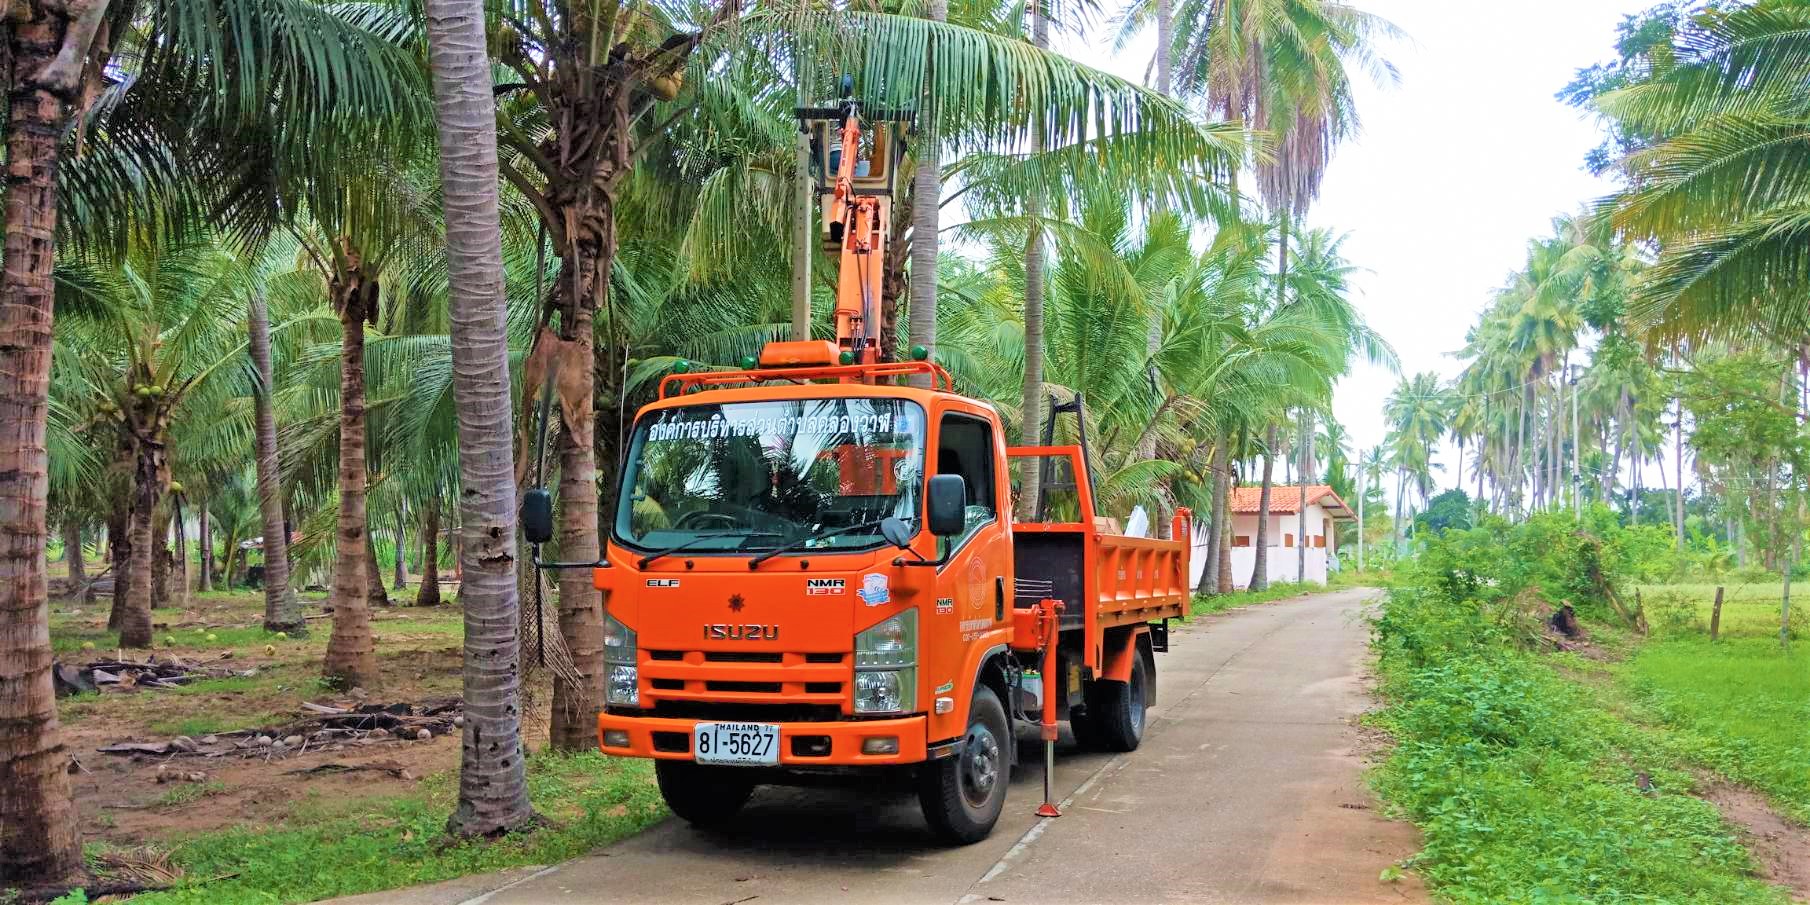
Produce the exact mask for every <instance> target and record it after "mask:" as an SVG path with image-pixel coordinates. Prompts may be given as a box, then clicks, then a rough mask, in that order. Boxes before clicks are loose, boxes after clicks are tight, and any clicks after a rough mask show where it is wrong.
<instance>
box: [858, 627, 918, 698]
mask: <svg viewBox="0 0 1810 905" xmlns="http://www.w3.org/2000/svg"><path fill="white" fill-rule="evenodd" d="M917 663H918V612H917V610H906V611H905V612H903V613H900V614H898V615H897V616H893V617H892V618H890V619H887V620H886V621H884V622H882V623H880V624H879V625H876V626H874V627H873V628H870V629H868V630H866V631H864V632H861V633H860V634H858V635H856V636H855V712H856V713H908V712H910V711H912V710H915V709H917V693H918V670H917Z"/></svg>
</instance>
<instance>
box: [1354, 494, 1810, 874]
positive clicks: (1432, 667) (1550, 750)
mask: <svg viewBox="0 0 1810 905" xmlns="http://www.w3.org/2000/svg"><path fill="white" fill-rule="evenodd" d="M1545 518H1548V517H1545V516H1536V517H1535V518H1534V519H1533V520H1531V523H1530V525H1524V526H1515V527H1512V528H1511V527H1508V526H1506V525H1489V526H1486V527H1484V528H1478V529H1473V530H1471V531H1455V532H1450V533H1449V534H1448V537H1447V539H1441V540H1435V541H1432V542H1430V544H1429V549H1428V553H1427V554H1426V555H1423V557H1422V561H1421V562H1420V563H1419V564H1417V565H1415V566H1410V567H1404V573H1403V574H1402V575H1401V576H1400V577H1399V579H1398V581H1397V582H1396V586H1395V588H1394V589H1393V590H1392V591H1391V592H1390V594H1389V597H1388V600H1387V601H1386V602H1385V603H1384V605H1383V610H1382V615H1381V617H1380V618H1379V620H1378V622H1377V624H1376V630H1375V640H1374V646H1375V648H1376V650H1377V652H1378V655H1379V671H1380V674H1381V677H1382V691H1383V693H1384V696H1385V698H1386V699H1387V700H1388V702H1389V705H1388V707H1387V708H1386V709H1385V710H1384V711H1382V712H1381V713H1380V714H1378V715H1377V716H1376V717H1375V722H1376V724H1377V725H1379V726H1381V727H1382V728H1384V729H1386V730H1387V731H1389V732H1390V733H1391V734H1392V735H1393V736H1394V737H1395V740H1396V748H1395V750H1394V751H1393V753H1392V754H1391V756H1390V757H1389V759H1388V760H1387V762H1386V763H1385V764H1384V765H1383V766H1382V767H1381V768H1379V769H1378V771H1377V772H1376V773H1375V775H1374V776H1373V781H1374V782H1375V784H1376V787H1377V789H1378V791H1379V792H1380V793H1381V794H1382V795H1383V797H1384V798H1385V799H1386V800H1387V801H1388V802H1390V803H1391V804H1392V805H1393V806H1394V807H1397V808H1400V809H1401V811H1403V812H1405V814H1406V815H1407V816H1408V817H1410V818H1411V819H1412V820H1414V822H1415V823H1417V824H1419V825H1420V826H1421V828H1422V830H1423V832H1424V835H1425V845H1426V847H1425V850H1424V851H1423V852H1422V853H1421V854H1420V855H1418V856H1416V858H1414V859H1412V863H1411V865H1410V866H1411V867H1413V868H1414V869H1415V870H1417V871H1418V872H1419V873H1421V874H1422V875H1423V876H1424V877H1425V878H1426V879H1427V880H1428V882H1429V885H1430V886H1431V887H1432V888H1433V890H1434V892H1435V893H1437V894H1439V895H1441V896H1444V897H1446V898H1449V899H1451V900H1454V901H1459V902H1499V901H1578V902H1583V901H1593V902H1615V901H1656V902H1679V903H1703V905H1711V903H1715V905H1724V903H1778V902H1783V901H1785V894H1784V892H1783V891H1782V890H1781V889H1779V888H1778V887H1775V886H1771V885H1769V884H1767V883H1765V882H1763V881H1761V880H1759V879H1756V878H1755V877H1754V876H1753V872H1754V862H1753V859H1752V858H1751V857H1750V855H1749V853H1748V852H1747V850H1746V849H1745V848H1744V847H1743V846H1742V845H1741V843H1740V841H1739V836H1738V834H1737V832H1736V831H1735V830H1734V829H1733V828H1731V827H1730V826H1729V824H1728V823H1727V822H1725V821H1724V819H1723V818H1722V815H1721V813H1720V812H1718V810H1717V809H1716V808H1715V807H1714V806H1713V805H1711V804H1709V803H1707V802H1705V801H1703V800H1701V799H1699V798H1698V797H1696V796H1695V795H1694V794H1692V793H1693V792H1694V791H1695V790H1696V786H1697V784H1698V782H1699V779H1698V777H1699V776H1700V775H1701V774H1702V772H1703V768H1704V767H1711V768H1715V769H1717V770H1720V771H1722V772H1724V773H1725V774H1726V775H1728V776H1730V777H1731V778H1734V779H1738V780H1743V781H1747V782H1751V783H1753V784H1754V785H1756V786H1758V787H1760V788H1762V789H1765V790H1767V791H1769V792H1771V793H1773V794H1774V795H1775V796H1779V797H1780V798H1781V800H1792V799H1791V798H1790V796H1795V795H1798V794H1800V793H1799V792H1798V791H1796V790H1797V788H1798V787H1797V786H1796V785H1794V784H1793V783H1792V782H1791V781H1790V780H1789V779H1788V778H1787V774H1789V773H1790V772H1791V771H1790V766H1789V765H1790V764H1791V763H1792V761H1793V759H1794V758H1795V759H1796V761H1795V762H1796V764H1797V765H1798V766H1799V768H1800V769H1799V772H1800V773H1802V772H1804V771H1803V770H1802V769H1801V768H1802V765H1803V764H1805V763H1810V761H1806V760H1804V747H1803V746H1804V745H1805V744H1806V741H1805V740H1804V739H1802V738H1798V739H1796V740H1795V744H1794V743H1793V742H1794V740H1793V739H1792V738H1791V737H1790V727H1791V726H1792V725H1796V726H1797V727H1799V730H1800V733H1799V734H1800V735H1801V734H1802V733H1801V727H1802V726H1803V725H1804V718H1805V714H1804V713H1803V706H1804V702H1805V701H1806V700H1810V699H1807V698H1806V697H1805V696H1804V694H1803V693H1802V691H1801V689H1802V686H1801V685H1798V684H1796V683H1797V682H1799V681H1801V680H1800V679H1799V678H1798V677H1797V676H1796V674H1795V673H1794V672H1793V671H1792V670H1790V669H1789V668H1788V667H1785V666H1783V663H1784V661H1783V658H1782V655H1779V654H1778V653H1777V647H1776V642H1774V646H1773V647H1772V648H1771V651H1772V653H1771V654H1770V656H1772V657H1773V658H1774V659H1775V660H1778V661H1779V662H1780V664H1781V665H1780V667H1779V670H1778V672H1776V673H1772V672H1768V671H1767V668H1764V667H1758V666H1757V664H1758V663H1759V661H1758V660H1756V659H1755V658H1756V657H1758V656H1760V655H1759V651H1758V649H1753V650H1749V649H1748V648H1747V645H1748V643H1749V642H1748V641H1747V640H1746V639H1737V640H1736V641H1733V642H1725V643H1724V644H1723V645H1721V646H1720V647H1718V648H1717V649H1715V650H1710V649H1709V648H1708V645H1707V642H1706V641H1705V642H1695V641H1681V642H1672V641H1663V640H1661V641H1651V642H1648V643H1646V644H1645V645H1640V646H1636V647H1635V649H1634V656H1633V658H1632V660H1631V661H1629V662H1626V663H1621V664H1615V665H1612V666H1611V665H1607V664H1604V663H1603V662H1602V661H1601V659H1600V658H1601V656H1602V652H1601V651H1600V649H1598V650H1595V658H1594V659H1592V658H1589V657H1586V656H1584V655H1583V654H1586V653H1591V652H1592V649H1586V650H1584V651H1582V652H1580V653H1562V654H1551V653H1539V652H1538V651H1539V650H1540V649H1541V648H1542V647H1544V649H1545V650H1547V651H1550V650H1551V649H1552V644H1551V642H1550V640H1548V639H1547V637H1546V635H1545V632H1544V630H1543V625H1542V621H1541V620H1542V619H1543V616H1544V615H1545V613H1546V612H1549V610H1548V609H1547V608H1546V606H1545V605H1543V604H1542V603H1540V588H1541V587H1542V584H1541V581H1544V583H1545V584H1546V585H1553V584H1555V582H1554V581H1553V580H1552V578H1551V576H1553V575H1555V574H1557V575H1560V576H1564V575H1566V574H1567V572H1568V570H1570V569H1572V568H1573V567H1574V566H1575V565H1576V564H1575V563H1573V562H1570V561H1562V558H1563V557H1567V556H1570V555H1573V554H1575V552H1576V549H1577V548H1569V549H1567V548H1565V547H1563V545H1549V544H1547V543H1546V541H1545V538H1549V537H1552V536H1556V535H1559V534H1562V533H1563V532H1565V531H1568V530H1570V529H1569V527H1568V526H1564V525H1559V524H1556V518H1555V519H1554V521H1555V524H1541V521H1542V519H1545ZM1564 519H1565V520H1566V521H1569V520H1570V516H1569V515H1565V516H1564ZM1598 530H1599V531H1602V532H1604V533H1608V531H1610V530H1611V529H1606V528H1600V527H1599V529H1598ZM1523 534H1525V535H1527V536H1522V535H1523ZM1535 537H1538V538H1540V540H1539V542H1534V540H1533V538H1535ZM1617 542H1619V541H1618V539H1616V538H1613V537H1611V538H1609V540H1608V541H1607V542H1606V543H1605V545H1604V546H1605V547H1608V546H1609V545H1610V544H1613V543H1617ZM1492 550H1493V551H1496V552H1495V554H1494V555H1490V554H1489V551H1492ZM1509 551H1515V553H1514V554H1513V555H1509ZM1547 551H1550V553H1548V552H1547ZM1542 557H1546V558H1547V561H1541V558H1542ZM1617 577H1619V576H1617V575H1616V574H1614V573H1613V572H1612V573H1611V574H1610V575H1609V578H1610V580H1611V581H1613V580H1616V578H1617ZM1455 589H1462V591H1463V593H1456V592H1455ZM1578 589H1579V584H1578V583H1573V584H1572V585H1571V586H1570V587H1568V588H1566V589H1565V590H1566V592H1567V593H1566V596H1565V598H1564V599H1568V600H1571V601H1572V602H1573V603H1574V605H1576V606H1577V607H1578V610H1579V612H1580V614H1581V615H1583V616H1584V617H1585V618H1586V621H1587V624H1589V625H1590V626H1591V628H1592V629H1595V630H1598V631H1600V632H1601V633H1602V634H1604V635H1606V636H1608V637H1609V638H1611V639H1619V638H1621V637H1623V633H1620V632H1618V631H1616V630H1614V629H1611V628H1608V627H1607V625H1608V621H1609V620H1610V619H1611V618H1613V611H1612V609H1611V607H1610V605H1609V604H1608V603H1606V602H1604V601H1597V600H1591V599H1588V598H1585V597H1584V596H1583V595H1581V594H1579V593H1578ZM1725 618H1726V613H1725ZM1599 626H1600V627H1601V628H1598V627H1599ZM1774 627H1775V630H1776V623H1774ZM1758 643H1762V644H1763V643H1764V642H1758ZM1612 646H1614V647H1620V646H1621V645H1620V644H1616V645H1612ZM1568 676H1575V677H1578V678H1576V679H1574V678H1571V677H1568ZM1767 676H1772V678H1770V679H1768V678H1766V677H1767ZM1749 677H1753V678H1752V679H1751V680H1750V679H1749ZM1793 694H1795V695H1796V697H1795V698H1791V697H1790V695H1793ZM1792 700H1795V701H1796V702H1797V705H1798V707H1797V712H1796V716H1795V717H1794V718H1793V721H1786V720H1780V721H1779V722H1778V723H1777V724H1776V725H1777V732H1776V733H1775V732H1774V731H1773V728H1772V724H1771V723H1770V721H1771V720H1774V719H1779V718H1781V717H1785V716H1790V712H1791V709H1792V708H1791V707H1790V706H1789V703H1788V702H1789V701H1792ZM1774 701H1777V702H1781V703H1780V704H1778V705H1776V706H1775V704H1773V703H1768V702H1774ZM1648 711H1651V714H1649V713H1648ZM1649 715H1657V716H1658V719H1656V720H1654V721H1653V722H1654V723H1657V722H1658V720H1659V719H1662V720H1663V722H1664V725H1665V727H1671V726H1677V727H1683V728H1684V729H1685V730H1686V731H1673V730H1671V729H1669V728H1664V727H1662V726H1659V725H1655V724H1650V723H1649V722H1648V721H1647V719H1646V717H1647V716H1649ZM1719 752H1720V753H1719ZM1781 764H1782V765H1784V766H1783V767H1782V768H1779V769H1776V770H1775V769H1774V768H1775V767H1777V766H1778V765H1781Z"/></svg>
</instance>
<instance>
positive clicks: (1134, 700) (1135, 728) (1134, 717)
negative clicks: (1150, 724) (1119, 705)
mask: <svg viewBox="0 0 1810 905" xmlns="http://www.w3.org/2000/svg"><path fill="white" fill-rule="evenodd" d="M1142 678H1143V677H1142V676H1132V677H1131V681H1130V682H1128V683H1126V684H1127V685H1128V686H1130V687H1129V688H1127V689H1126V690H1127V691H1128V692H1129V694H1128V695H1127V697H1128V698H1129V699H1130V704H1131V735H1132V737H1134V738H1143V737H1144V683H1143V681H1141V680H1142Z"/></svg>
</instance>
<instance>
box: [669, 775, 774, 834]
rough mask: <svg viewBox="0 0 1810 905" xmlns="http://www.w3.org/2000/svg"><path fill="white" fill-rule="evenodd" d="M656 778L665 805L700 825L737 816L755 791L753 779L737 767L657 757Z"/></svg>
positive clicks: (690, 822)
mask: <svg viewBox="0 0 1810 905" xmlns="http://www.w3.org/2000/svg"><path fill="white" fill-rule="evenodd" d="M654 778H655V779H656V780H658V781H659V783H660V797H662V798H664V799H666V806H667V807H669V808H671V809H672V812H673V813H674V814H677V815H679V816H680V817H681V818H684V820H685V822H686V823H689V824H691V825H692V826H698V827H712V826H718V825H720V824H722V823H723V822H724V821H727V820H728V819H729V818H731V817H734V816H735V814H736V812H737V811H740V810H741V809H742V805H745V804H747V803H748V799H749V797H750V796H752V795H753V794H754V780H753V779H752V778H751V777H749V776H748V775H747V772H746V771H745V770H743V769H742V768H738V767H712V766H705V765H702V764H694V763H688V762H686V761H680V760H657V761H654Z"/></svg>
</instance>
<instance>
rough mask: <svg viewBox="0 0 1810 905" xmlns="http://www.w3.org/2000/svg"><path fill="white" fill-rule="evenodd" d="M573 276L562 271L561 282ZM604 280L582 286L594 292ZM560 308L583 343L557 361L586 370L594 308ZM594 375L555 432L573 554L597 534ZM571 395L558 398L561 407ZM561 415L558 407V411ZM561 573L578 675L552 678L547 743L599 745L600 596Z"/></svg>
mask: <svg viewBox="0 0 1810 905" xmlns="http://www.w3.org/2000/svg"><path fill="white" fill-rule="evenodd" d="M575 266H577V268H578V276H579V278H580V279H581V280H582V278H583V276H584V275H585V274H590V273H595V271H594V270H592V269H591V268H590V267H587V266H586V265H585V263H584V262H582V261H580V262H575ZM570 279H571V275H568V278H567V280H566V281H562V282H567V281H569V280H570ZM587 282H588V281H587ZM601 289H602V287H596V289H593V290H590V291H589V292H587V293H586V294H587V295H592V294H593V293H594V292H596V291H600V290H601ZM563 312H564V313H563V314H562V315H561V324H562V329H561V332H562V333H564V334H567V335H565V336H562V337H561V338H562V339H564V340H566V341H567V342H571V343H573V346H572V348H575V349H579V350H582V351H581V352H579V353H578V354H576V355H573V356H572V357H571V358H570V359H568V360H567V361H565V362H564V363H562V367H570V368H578V369H581V372H582V373H586V374H588V373H590V372H591V370H592V368H593V367H594V366H595V360H596V359H595V354H594V349H593V346H592V343H591V335H592V329H591V324H592V312H593V308H592V306H591V304H590V303H589V302H588V301H582V300H580V301H576V302H571V301H569V302H568V304H566V306H565V307H564V309H563ZM591 387H592V382H591V381H589V380H586V381H584V390H583V391H582V398H580V399H577V400H575V401H577V402H578V404H579V406H580V408H579V411H580V413H581V414H580V420H581V421H590V422H591V423H589V424H579V425H573V424H566V425H565V426H564V428H565V429H564V430H561V431H560V432H559V438H558V443H557V446H556V448H557V450H558V454H559V537H558V541H559V551H560V555H561V556H562V557H564V558H565V559H568V560H571V561H574V562H589V561H593V560H596V559H597V557H598V553H599V548H600V545H599V543H598V539H597V452H596V446H595V444H594V443H593V442H592V431H593V430H594V428H595V423H596V422H595V420H594V413H593V412H592V406H593V404H594V402H595V399H594V396H593V393H592V391H591ZM572 401H574V400H567V399H564V398H562V399H561V403H562V404H561V406H559V408H560V409H562V410H563V408H564V406H565V405H569V404H571V402H572ZM562 417H563V413H562ZM558 576H559V577H558V581H559V633H560V635H561V637H562V638H563V640H564V641H565V644H566V647H567V648H568V649H569V650H570V651H571V652H572V660H573V663H574V664H575V665H576V666H577V667H578V672H579V674H580V675H582V676H583V677H584V684H583V685H582V686H576V687H575V686H573V685H572V684H571V683H568V682H562V681H559V680H557V679H556V680H555V681H554V683H553V713H552V719H551V724H552V725H551V728H550V735H549V743H550V744H551V745H552V746H553V748H554V749H556V750H562V751H585V750H589V749H591V748H595V747H596V746H597V738H596V736H597V714H598V712H599V711H600V710H601V709H602V705H603V669H604V667H603V601H602V595H600V594H599V593H598V591H597V589H596V587H594V586H593V585H592V583H591V575H590V573H589V572H588V571H587V570H584V569H563V570H561V571H560V572H559V573H558Z"/></svg>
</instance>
